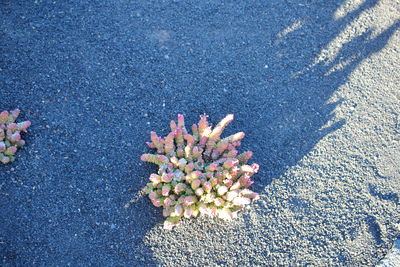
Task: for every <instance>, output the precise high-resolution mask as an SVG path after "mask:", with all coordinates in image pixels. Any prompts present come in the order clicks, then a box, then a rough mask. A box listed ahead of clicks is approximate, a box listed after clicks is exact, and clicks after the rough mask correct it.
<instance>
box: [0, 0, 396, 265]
mask: <svg viewBox="0 0 400 267" xmlns="http://www.w3.org/2000/svg"><path fill="white" fill-rule="evenodd" d="M399 10H400V6H399V1H397V0H396V1H392V0H386V1H372V0H366V1H356V0H350V1H346V2H345V1H342V0H333V1H326V0H319V1H312V0H298V1H289V0H288V1H278V0H272V1H258V2H257V1H256V2H253V1H250V2H249V1H242V2H236V1H212V0H210V1H129V0H113V1H41V0H35V1H33V0H31V1H22V0H21V1H12V0H2V1H0V14H1V17H0V22H1V23H0V25H1V26H0V29H1V32H0V49H1V51H0V83H1V86H0V111H1V110H4V109H7V110H11V109H14V108H19V109H21V116H20V120H31V122H32V126H31V127H30V128H29V134H27V135H25V138H26V142H27V145H26V146H25V147H23V148H22V149H21V150H20V151H19V152H18V153H17V160H16V161H15V162H14V163H12V164H8V165H4V166H0V213H1V217H0V255H1V256H0V257H1V258H0V263H1V265H3V266H36V265H37V266H68V265H70V266H90V265H93V266H139V265H140V266H143V265H171V266H178V265H181V266H187V265H198V266H199V265H203V266H205V265H209V266H210V265H213V266H214V265H228V266H234V265H236V266H245V265H246V266H250V265H253V266H254V265H278V264H283V265H306V264H311V265H324V266H333V265H334V266H338V265H347V266H360V265H367V266H371V265H374V264H375V263H376V262H378V261H379V259H381V258H382V257H383V256H384V255H385V253H386V252H387V250H388V249H389V248H390V246H391V244H392V243H393V241H394V240H395V239H396V237H397V235H398V233H399V229H398V228H397V227H398V226H399V225H400V224H399V223H400V212H399V197H400V188H399V183H398V178H399V177H400V171H399V164H400V163H399V160H398V158H399V157H398V156H399V155H400V151H399V131H400V128H399V118H400V115H399V110H400V104H399V99H400V95H399V91H400V90H398V89H399V87H398V84H399V82H400V78H399V77H400V76H399V72H398V65H399V63H400V56H399V39H400V37H399V34H398V31H397V29H398V27H399V22H398V21H399V20H398V19H400V16H399ZM178 113H182V114H184V115H185V117H186V121H187V123H189V124H191V123H194V122H197V121H198V119H199V115H200V114H203V113H206V114H208V115H209V119H210V120H211V121H212V122H213V123H214V124H215V123H217V122H218V121H219V120H220V119H222V118H223V117H224V116H225V115H226V114H228V113H234V114H235V120H234V121H233V122H232V124H231V125H230V126H229V127H228V128H227V130H226V132H225V134H226V135H229V134H231V133H234V132H236V131H244V132H245V133H246V138H245V139H244V140H243V142H242V148H241V149H242V150H253V151H254V157H253V161H254V162H257V163H258V164H260V166H261V170H260V172H259V173H258V174H257V175H255V176H254V180H255V184H254V186H253V189H254V190H255V191H257V192H260V193H261V194H262V199H261V200H260V201H259V202H258V203H257V204H255V205H253V206H252V207H251V209H250V210H249V211H245V212H243V213H242V214H241V216H240V218H239V219H238V221H236V222H232V223H229V224H228V223H224V222H221V221H219V220H211V219H199V220H191V221H185V222H184V223H183V224H182V225H181V226H179V227H177V228H176V229H174V230H172V231H170V232H165V231H163V230H161V223H162V221H163V218H162V215H161V210H160V209H158V208H155V207H153V206H152V205H151V204H150V202H149V201H148V200H147V198H138V200H137V201H136V202H135V203H133V204H132V205H131V206H130V207H129V208H127V209H125V208H124V205H125V204H126V203H127V202H128V201H129V200H130V199H131V198H132V197H134V195H135V194H136V193H137V192H138V191H139V190H140V189H141V188H142V187H143V186H144V185H145V184H146V183H147V177H148V176H149V174H150V173H151V172H153V171H155V170H156V167H155V166H153V165H151V164H147V163H146V164H145V163H141V162H140V160H139V159H140V155H141V154H142V153H145V152H148V151H149V150H148V148H147V147H146V145H145V142H146V141H148V140H149V132H150V131H151V130H154V131H156V132H157V133H159V134H161V135H162V134H163V133H166V132H167V127H168V125H169V121H170V120H171V119H176V115H177V114H178ZM396 179H397V180H396Z"/></svg>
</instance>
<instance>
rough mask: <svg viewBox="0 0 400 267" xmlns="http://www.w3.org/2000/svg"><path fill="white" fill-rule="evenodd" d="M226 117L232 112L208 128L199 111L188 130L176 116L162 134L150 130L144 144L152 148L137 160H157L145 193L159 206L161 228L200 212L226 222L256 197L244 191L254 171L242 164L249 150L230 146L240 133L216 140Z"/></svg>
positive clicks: (237, 141)
mask: <svg viewBox="0 0 400 267" xmlns="http://www.w3.org/2000/svg"><path fill="white" fill-rule="evenodd" d="M232 120H233V114H229V115H227V116H226V117H225V118H224V119H223V120H222V121H221V122H219V123H218V125H217V126H216V127H215V128H214V129H212V127H211V126H210V125H209V123H208V122H207V116H206V115H202V116H200V121H199V123H198V124H194V125H193V126H192V134H189V133H188V131H187V130H186V128H185V124H184V117H183V115H181V114H179V115H178V123H176V122H175V121H171V123H170V127H171V132H170V133H169V134H168V135H167V136H166V137H164V138H162V137H159V136H157V134H156V133H155V132H151V134H150V137H151V142H147V145H148V146H149V147H150V148H153V149H156V150H157V151H156V153H155V154H143V155H142V156H141V160H142V161H146V162H151V163H154V164H157V165H158V166H159V169H158V173H153V174H151V175H150V178H149V179H150V181H151V182H150V183H148V184H147V185H146V187H145V190H146V191H145V192H146V193H147V194H148V196H149V198H150V200H151V202H152V203H153V205H154V206H156V207H163V216H164V217H166V220H165V222H164V228H165V229H171V228H173V227H174V226H175V225H177V224H178V223H179V221H180V220H181V218H183V217H184V218H191V217H197V216H198V215H200V214H204V215H208V216H211V217H219V218H221V219H224V220H231V219H234V218H236V217H237V212H238V211H240V210H241V209H243V207H244V206H245V205H248V204H250V203H251V202H252V201H254V200H257V199H258V198H259V195H258V194H257V193H255V192H253V191H251V190H250V189H248V187H249V186H250V185H251V184H252V183H253V181H251V180H250V177H251V176H252V175H253V174H254V173H256V172H257V171H258V169H259V166H258V165H257V164H255V163H253V164H252V165H247V164H246V163H247V161H248V160H249V159H250V157H251V156H252V155H253V153H252V152H251V151H247V152H244V153H242V154H240V155H238V150H237V149H236V148H237V147H238V146H240V140H241V139H242V138H243V137H244V133H243V132H239V133H236V134H233V135H231V136H228V137H225V138H221V134H222V132H223V130H224V128H225V127H226V126H227V125H228V124H229V123H230V122H231V121H232Z"/></svg>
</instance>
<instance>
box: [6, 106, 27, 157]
mask: <svg viewBox="0 0 400 267" xmlns="http://www.w3.org/2000/svg"><path fill="white" fill-rule="evenodd" d="M19 113H20V110H19V109H15V110H13V111H10V112H8V111H7V110H4V111H3V112H1V113H0V162H2V163H4V164H6V163H9V162H13V161H14V160H15V157H14V154H15V152H17V148H18V147H21V146H23V145H24V144H25V141H24V140H22V139H21V133H22V132H26V129H27V128H28V127H29V126H30V125H31V122H30V121H24V122H20V123H15V120H16V119H17V117H18V115H19Z"/></svg>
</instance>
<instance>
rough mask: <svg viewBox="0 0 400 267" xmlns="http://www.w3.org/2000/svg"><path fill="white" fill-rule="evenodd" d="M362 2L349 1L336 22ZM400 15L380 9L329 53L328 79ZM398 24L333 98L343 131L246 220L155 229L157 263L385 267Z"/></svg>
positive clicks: (392, 215)
mask: <svg viewBox="0 0 400 267" xmlns="http://www.w3.org/2000/svg"><path fill="white" fill-rule="evenodd" d="M360 2H362V1H346V3H345V4H342V5H341V7H340V8H339V9H338V12H337V13H336V15H337V16H338V17H340V16H341V14H342V15H343V14H346V13H348V12H351V11H352V10H356V9H357V7H359V5H360ZM367 2H368V1H367ZM398 11H399V5H398V1H379V2H377V5H375V6H374V7H373V8H371V9H368V10H366V11H365V12H362V13H361V14H360V15H359V16H358V17H357V18H355V19H354V20H353V21H352V22H351V23H350V24H349V25H348V26H347V27H346V28H344V30H343V31H342V32H340V34H339V35H338V36H337V38H335V39H334V40H333V41H332V42H331V43H330V44H329V45H328V46H327V47H325V48H324V49H322V51H321V53H320V54H319V55H318V56H317V57H316V63H315V64H319V62H325V63H324V64H328V63H327V62H333V63H332V64H331V65H330V66H331V67H330V69H329V68H328V69H329V71H328V72H327V75H329V73H335V71H337V70H340V69H341V68H343V67H344V66H346V64H348V62H347V63H346V62H343V61H341V59H340V58H338V54H340V53H341V50H342V49H345V47H346V46H347V45H349V43H351V41H352V40H354V39H356V38H359V37H360V36H363V35H364V34H365V33H367V32H368V35H369V37H368V38H373V37H376V36H379V34H382V33H383V32H384V31H385V30H387V29H388V28H390V27H391V26H393V25H395V24H396V21H397V20H398V19H399V13H398ZM394 27H395V31H394V32H393V35H392V36H391V37H390V38H389V39H388V40H387V44H385V46H384V48H383V49H382V50H380V51H376V53H373V54H372V55H371V56H369V57H367V58H365V59H364V60H363V61H362V62H360V64H359V65H358V66H357V68H355V69H354V70H353V71H352V72H351V73H350V75H349V77H348V80H347V81H346V82H345V83H344V84H343V85H342V86H340V88H339V89H338V90H337V91H336V92H335V93H334V94H333V95H332V97H331V99H330V100H329V102H330V103H340V104H339V105H338V106H337V107H336V108H335V110H334V116H332V119H331V120H330V121H328V122H327V123H326V125H325V126H324V127H329V126H330V125H334V124H335V123H337V122H344V125H343V127H341V128H339V129H337V130H336V131H332V132H330V133H329V134H327V135H326V136H324V137H323V138H322V139H321V140H320V141H319V142H318V143H317V144H316V145H315V146H314V148H313V149H312V150H311V151H310V152H309V153H308V154H307V155H306V156H304V157H303V158H302V159H301V160H300V161H299V162H298V163H297V164H295V165H294V166H292V167H290V168H288V170H287V171H286V172H285V173H284V174H283V175H281V176H279V177H274V180H273V182H272V183H271V184H269V185H267V186H266V187H265V188H264V191H263V192H262V198H261V200H260V201H258V203H257V204H255V205H254V206H253V207H252V208H251V209H249V210H247V211H245V212H243V213H241V216H240V217H239V219H238V220H237V221H235V222H232V223H225V222H221V221H218V220H209V219H199V220H191V221H185V222H184V223H183V224H182V225H180V226H178V227H177V228H176V229H174V230H172V231H170V232H166V231H163V230H162V229H161V228H160V225H158V226H157V227H155V228H153V229H152V230H151V231H149V232H148V233H147V235H146V237H145V243H146V244H147V245H148V246H150V247H151V248H152V251H153V254H154V256H155V258H156V259H157V260H158V261H159V262H161V263H162V264H163V265H165V266H176V265H180V266H192V265H197V266H265V265H270V266H278V265H282V266H283V265H284V266H293V265H296V266H304V265H312V266H374V265H376V264H377V263H378V262H379V260H380V259H382V258H383V257H384V256H385V255H386V254H387V252H388V250H389V248H390V247H391V246H392V244H393V242H394V240H396V238H397V236H398V235H399V229H397V227H396V224H397V223H399V222H400V214H399V197H400V183H399V177H400V169H399V166H400V161H399V158H400V157H399V156H400V139H399V130H400V129H399V116H400V115H399V110H400V103H399V99H400V90H399V83H400V76H399V72H398V65H399V63H400V58H399V44H400V36H399V33H398V31H396V29H397V28H398V27H397V26H394ZM299 29H300V30H301V26H300V27H299ZM362 49H364V48H361V50H360V51H359V52H360V53H362ZM355 57H356V55H355ZM328 65H329V64H328ZM243 146H244V147H245V146H246V139H245V140H244V141H243ZM265 149H268V148H265ZM261 167H262V168H266V169H268V166H261Z"/></svg>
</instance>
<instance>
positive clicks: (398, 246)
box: [376, 239, 400, 267]
mask: <svg viewBox="0 0 400 267" xmlns="http://www.w3.org/2000/svg"><path fill="white" fill-rule="evenodd" d="M376 266H377V267H397V266H400V239H397V240H396V242H394V244H393V247H392V248H391V249H390V250H389V253H388V254H387V255H386V256H385V258H384V259H383V260H381V261H380V262H379V263H378V265H376Z"/></svg>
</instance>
